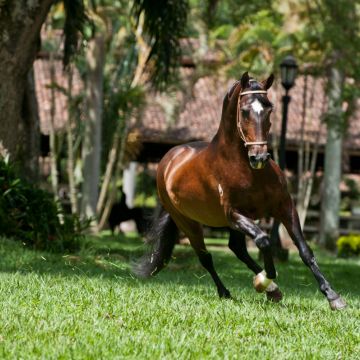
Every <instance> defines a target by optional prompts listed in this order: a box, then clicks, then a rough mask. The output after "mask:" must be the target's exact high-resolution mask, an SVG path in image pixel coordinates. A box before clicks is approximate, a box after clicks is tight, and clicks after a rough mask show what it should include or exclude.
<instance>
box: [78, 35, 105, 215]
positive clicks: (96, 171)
mask: <svg viewBox="0 0 360 360" xmlns="http://www.w3.org/2000/svg"><path fill="white" fill-rule="evenodd" d="M87 62H88V64H89V65H88V72H87V91H86V97H87V120H86V123H85V135H84V140H83V147H82V158H83V166H84V170H83V171H84V173H83V174H84V182H83V186H82V208H81V211H82V215H83V216H87V217H95V215H96V204H97V201H98V197H99V184H100V159H101V133H102V113H103V83H104V75H103V73H104V65H105V41H104V37H103V35H102V34H101V33H99V34H98V35H97V36H96V37H95V38H94V39H93V40H92V41H90V42H89V47H88V52H87Z"/></svg>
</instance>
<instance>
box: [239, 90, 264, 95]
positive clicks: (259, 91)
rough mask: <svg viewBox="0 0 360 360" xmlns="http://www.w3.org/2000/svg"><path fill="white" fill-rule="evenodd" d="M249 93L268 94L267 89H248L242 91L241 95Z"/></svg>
mask: <svg viewBox="0 0 360 360" xmlns="http://www.w3.org/2000/svg"><path fill="white" fill-rule="evenodd" d="M247 94H267V91H266V90H248V91H244V92H242V93H240V96H243V95H247Z"/></svg>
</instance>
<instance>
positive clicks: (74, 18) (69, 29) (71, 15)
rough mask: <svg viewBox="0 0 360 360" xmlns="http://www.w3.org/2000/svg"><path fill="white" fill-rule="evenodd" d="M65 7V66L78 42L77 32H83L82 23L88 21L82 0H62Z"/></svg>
mask: <svg viewBox="0 0 360 360" xmlns="http://www.w3.org/2000/svg"><path fill="white" fill-rule="evenodd" d="M63 3H64V8H65V22H64V34H65V44H64V65H65V66H67V65H68V64H69V62H70V58H71V56H73V55H74V54H75V53H76V51H77V49H78V44H79V34H80V33H81V32H83V30H84V25H85V24H86V23H88V22H89V18H88V17H87V15H86V12H85V7H84V2H83V0H63Z"/></svg>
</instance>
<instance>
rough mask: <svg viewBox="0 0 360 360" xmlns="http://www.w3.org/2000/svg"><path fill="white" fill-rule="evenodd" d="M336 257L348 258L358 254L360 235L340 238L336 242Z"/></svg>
mask: <svg viewBox="0 0 360 360" xmlns="http://www.w3.org/2000/svg"><path fill="white" fill-rule="evenodd" d="M336 246H337V249H338V255H339V256H341V257H349V256H352V255H359V254H360V235H348V236H341V237H340V238H339V239H338V241H337V242H336Z"/></svg>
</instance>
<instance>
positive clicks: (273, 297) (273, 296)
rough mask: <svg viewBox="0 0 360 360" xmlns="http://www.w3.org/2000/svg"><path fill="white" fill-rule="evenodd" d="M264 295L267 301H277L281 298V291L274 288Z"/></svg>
mask: <svg viewBox="0 0 360 360" xmlns="http://www.w3.org/2000/svg"><path fill="white" fill-rule="evenodd" d="M266 297H267V299H268V300H269V301H272V302H275V303H278V302H280V301H281V300H282V298H283V295H282V292H281V291H280V290H279V289H275V290H273V291H267V292H266Z"/></svg>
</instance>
